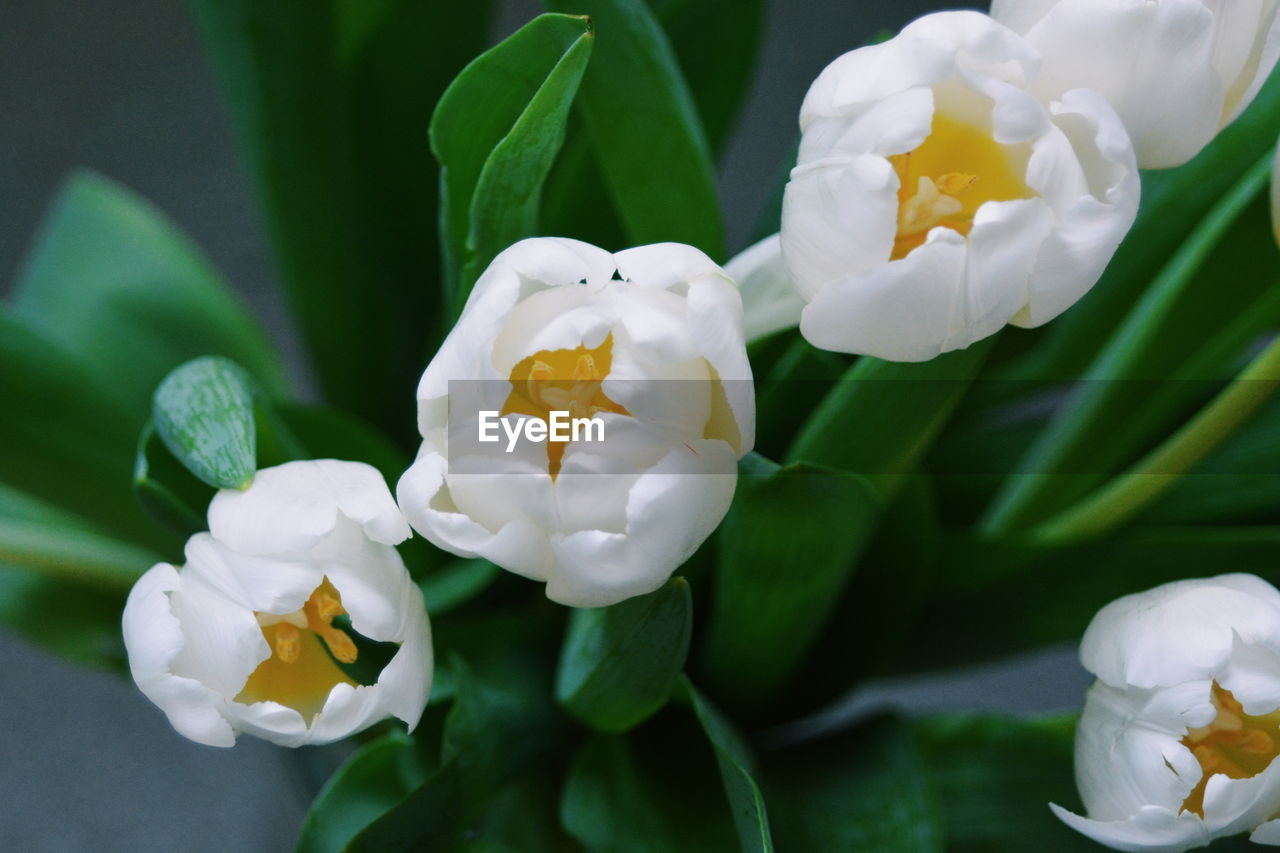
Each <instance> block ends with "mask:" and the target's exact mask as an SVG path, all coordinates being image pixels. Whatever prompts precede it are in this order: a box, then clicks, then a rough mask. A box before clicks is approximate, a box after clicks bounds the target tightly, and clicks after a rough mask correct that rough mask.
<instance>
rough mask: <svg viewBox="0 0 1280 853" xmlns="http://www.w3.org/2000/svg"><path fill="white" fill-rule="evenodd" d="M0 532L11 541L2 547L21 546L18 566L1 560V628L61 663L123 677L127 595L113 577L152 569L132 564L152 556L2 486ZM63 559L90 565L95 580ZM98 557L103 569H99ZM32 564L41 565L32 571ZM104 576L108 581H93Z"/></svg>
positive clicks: (36, 500)
mask: <svg viewBox="0 0 1280 853" xmlns="http://www.w3.org/2000/svg"><path fill="white" fill-rule="evenodd" d="M0 526H2V527H5V528H6V529H11V530H15V531H16V533H17V539H16V540H14V541H11V542H10V543H9V546H8V547H10V548H11V549H13V550H15V551H17V550H19V549H18V548H16V547H15V546H21V554H19V555H18V556H19V557H20V561H19V562H9V561H8V560H7V559H0V625H4V626H5V628H6V629H9V630H12V631H16V632H17V633H19V634H21V635H22V636H23V637H26V638H27V639H28V640H30V641H32V642H34V643H38V644H39V645H41V646H44V647H45V648H47V649H49V650H50V651H52V652H54V653H56V654H58V655H61V656H63V657H66V658H70V659H72V660H75V661H79V662H81V663H86V664H92V665H94V666H103V667H107V668H110V669H115V670H122V669H123V668H124V665H125V658H124V645H123V643H122V641H121V638H120V609H121V608H122V607H123V606H124V594H125V589H126V588H127V587H126V586H125V585H124V584H122V583H119V582H117V580H116V578H117V572H118V571H119V570H121V569H124V570H125V571H129V570H133V571H136V572H139V573H140V572H141V571H142V570H145V569H147V568H149V567H150V565H151V563H150V562H143V563H142V564H141V566H140V567H139V566H137V565H134V562H135V561H136V560H139V559H141V560H144V561H148V560H150V561H154V559H155V558H154V556H152V555H150V554H146V553H145V552H142V551H141V550H140V549H136V548H134V547H133V546H130V545H127V544H125V543H123V542H115V541H112V540H109V539H108V538H107V537H105V536H103V535H102V534H101V533H99V532H97V531H95V530H93V529H92V528H90V527H88V526H87V525H86V524H85V522H84V521H83V520H81V519H79V518H77V517H76V516H74V515H72V514H70V513H68V512H66V511H65V510H63V509H61V508H59V507H55V506H53V505H51V504H47V503H44V502H43V501H40V500H39V499H37V498H34V497H32V496H31V495H27V494H23V493H22V492H19V491H16V490H14V489H11V488H9V487H7V486H4V485H0ZM95 546H101V547H95ZM131 551H132V552H134V553H133V555H132V556H129V555H130V553H131ZM68 556H70V557H75V558H84V557H88V558H90V559H91V560H92V562H93V570H92V571H93V573H92V574H91V575H90V576H89V577H87V578H86V577H82V576H81V574H80V569H79V568H78V567H77V566H75V565H73V564H71V563H70V562H68V561H67V559H66V558H67V557H68ZM51 557H53V558H54V559H53V564H52V565H50V558H51ZM104 557H106V558H108V559H109V562H107V563H105V564H104V563H103V558H104ZM121 557H123V558H124V559H123V560H121V559H120V558H121ZM33 558H35V559H37V560H39V561H40V563H39V565H32V564H31V563H32V559H33ZM103 568H105V569H107V574H106V575H101V574H99V572H100V571H101V570H102V569H103Z"/></svg>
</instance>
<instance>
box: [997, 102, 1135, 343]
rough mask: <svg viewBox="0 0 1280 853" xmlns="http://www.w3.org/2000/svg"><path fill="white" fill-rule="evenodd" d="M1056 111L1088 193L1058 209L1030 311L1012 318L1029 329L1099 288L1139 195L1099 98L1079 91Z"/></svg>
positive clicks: (1126, 146)
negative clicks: (1095, 287)
mask: <svg viewBox="0 0 1280 853" xmlns="http://www.w3.org/2000/svg"><path fill="white" fill-rule="evenodd" d="M1052 111H1053V115H1054V121H1055V123H1056V124H1057V125H1058V127H1059V128H1060V130H1061V131H1062V136H1063V138H1064V139H1065V140H1068V141H1069V142H1070V143H1071V145H1072V149H1073V151H1074V152H1075V153H1076V156H1077V157H1078V158H1079V160H1080V163H1081V166H1082V168H1083V174H1082V177H1083V179H1084V180H1085V181H1086V187H1087V192H1085V193H1082V194H1080V195H1079V196H1078V197H1077V199H1076V200H1075V201H1074V203H1072V204H1071V205H1070V206H1069V207H1068V208H1066V209H1065V210H1061V211H1059V212H1058V224H1057V227H1056V228H1054V229H1053V230H1052V231H1051V233H1050V234H1049V235H1047V237H1046V239H1045V241H1044V244H1043V245H1042V247H1041V249H1040V254H1039V256H1038V258H1037V260H1036V264H1035V269H1034V272H1033V274H1032V278H1031V283H1030V293H1029V295H1028V301H1027V305H1026V308H1025V309H1024V310H1023V311H1022V312H1020V313H1019V314H1018V315H1016V316H1015V317H1014V319H1013V321H1012V322H1013V323H1014V324H1015V325H1019V326H1024V327H1032V326H1039V325H1042V324H1044V323H1047V322H1049V321H1050V320H1052V319H1053V318H1054V317H1057V316H1058V315H1059V314H1061V313H1062V312H1063V311H1065V310H1066V309H1067V308H1069V307H1071V306H1072V305H1074V304H1075V303H1076V302H1077V301H1078V300H1079V299H1080V298H1081V297H1082V296H1084V295H1085V294H1086V293H1088V292H1089V290H1090V289H1091V288H1092V287H1093V285H1094V284H1096V283H1097V281H1098V279H1099V278H1101V277H1102V273H1103V271H1104V270H1105V269H1106V266H1107V263H1108V261H1110V259H1111V257H1112V256H1113V255H1114V253H1115V250H1116V248H1117V247H1119V245H1120V243H1121V241H1122V240H1124V237H1125V235H1126V234H1127V233H1128V232H1129V229H1130V228H1131V227H1132V226H1133V222H1134V219H1135V218H1136V217H1137V214H1138V202H1139V197H1140V195H1141V182H1140V180H1139V178H1138V171H1137V164H1136V162H1135V161H1134V153H1133V148H1132V146H1131V144H1130V142H1129V138H1128V135H1127V134H1126V133H1125V131H1124V127H1123V125H1121V123H1120V119H1119V117H1118V116H1116V114H1115V112H1114V111H1113V110H1112V109H1111V108H1110V107H1109V106H1108V105H1107V104H1106V102H1105V101H1103V100H1102V98H1101V96H1100V95H1098V94H1097V93H1095V92H1090V91H1087V90H1082V89H1080V90H1074V91H1071V92H1068V93H1067V94H1066V95H1064V96H1063V98H1062V100H1061V101H1060V102H1058V103H1056V104H1054V105H1052Z"/></svg>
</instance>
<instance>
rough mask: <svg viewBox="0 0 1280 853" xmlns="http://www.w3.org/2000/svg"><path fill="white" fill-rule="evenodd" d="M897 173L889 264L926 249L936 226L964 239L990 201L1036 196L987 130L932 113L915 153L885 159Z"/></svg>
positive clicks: (1007, 152)
mask: <svg viewBox="0 0 1280 853" xmlns="http://www.w3.org/2000/svg"><path fill="white" fill-rule="evenodd" d="M889 162H890V163H892V164H893V168H894V171H895V172H897V173H898V180H899V182H900V185H899V187H898V233H897V237H896V238H895V239H894V242H893V254H892V255H891V256H890V258H891V260H895V261H896V260H901V259H902V258H905V257H906V256H907V255H908V254H910V253H911V251H912V250H913V249H915V248H917V247H918V246H922V245H924V241H925V240H926V239H927V238H928V236H929V232H930V231H931V230H932V229H934V228H937V227H939V226H942V227H946V228H951V229H952V230H954V231H956V232H958V233H959V234H961V235H963V236H965V237H967V236H969V230H970V229H971V228H973V217H974V214H976V213H977V212H978V208H979V207H981V206H982V205H983V204H985V203H987V202H988V201H1012V200H1014V199H1020V198H1031V197H1032V196H1033V195H1035V193H1034V192H1032V190H1031V189H1030V188H1028V187H1027V185H1026V183H1024V182H1023V180H1022V177H1021V176H1020V174H1019V170H1018V169H1017V168H1015V164H1014V158H1013V157H1012V156H1011V152H1010V151H1009V149H1008V148H1007V147H1006V146H1003V145H1001V144H1000V143H998V142H996V141H995V140H994V139H992V138H991V133H990V132H989V131H986V130H983V129H982V128H979V127H975V126H974V125H971V124H966V123H964V122H962V121H958V120H956V119H954V118H951V117H949V116H947V115H944V114H943V113H941V112H935V113H934V116H933V126H932V128H931V129H930V132H929V136H928V137H927V138H926V139H925V141H924V142H923V143H922V144H921V145H920V147H919V148H916V149H915V150H914V151H909V152H907V153H906V154H895V155H894V156H892V157H890V158H889Z"/></svg>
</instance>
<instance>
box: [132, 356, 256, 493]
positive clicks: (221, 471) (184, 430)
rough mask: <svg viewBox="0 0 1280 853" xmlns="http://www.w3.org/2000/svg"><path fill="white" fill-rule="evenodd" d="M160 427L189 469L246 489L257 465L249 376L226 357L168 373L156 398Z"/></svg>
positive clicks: (218, 483) (220, 485) (217, 484)
mask: <svg viewBox="0 0 1280 853" xmlns="http://www.w3.org/2000/svg"><path fill="white" fill-rule="evenodd" d="M152 417H153V418H154V419H155V426H156V432H157V434H158V435H159V436H160V439H161V440H162V441H163V442H164V445H165V447H167V448H169V452H170V453H172V454H173V455H174V456H175V457H176V458H177V459H178V461H180V462H181V463H182V464H183V465H184V466H186V468H187V470H189V471H190V472H191V473H192V474H195V475H196V476H197V477H199V478H200V479H201V480H203V481H204V482H206V483H208V484H209V485H210V486H213V487H214V488H217V489H247V488H248V487H249V484H250V483H252V482H253V475H254V472H255V471H256V470H257V432H256V426H255V421H254V414H253V390H252V388H251V386H250V380H249V378H248V376H247V375H246V374H245V372H244V371H243V370H241V369H240V368H239V367H238V366H237V365H235V364H233V363H232V362H230V361H227V360H226V359H223V358H212V357H211V358H198V359H196V360H195V361H191V362H188V363H187V364H184V365H183V366H182V367H179V368H178V369H177V370H174V371H173V372H172V373H170V374H169V375H168V376H167V377H166V378H165V380H164V382H162V383H160V387H159V388H157V389H156V393H155V398H154V400H153V402H152Z"/></svg>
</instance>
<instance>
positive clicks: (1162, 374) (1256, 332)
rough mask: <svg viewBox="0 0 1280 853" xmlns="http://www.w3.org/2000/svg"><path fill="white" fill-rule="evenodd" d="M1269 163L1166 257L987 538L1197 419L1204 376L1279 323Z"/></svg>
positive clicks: (1087, 487)
mask: <svg viewBox="0 0 1280 853" xmlns="http://www.w3.org/2000/svg"><path fill="white" fill-rule="evenodd" d="M1271 159H1272V155H1270V154H1268V155H1267V157H1266V158H1264V160H1262V161H1259V162H1258V163H1257V164H1256V165H1255V166H1254V167H1253V168H1252V169H1250V170H1249V171H1248V172H1246V173H1245V176H1244V177H1243V178H1242V179H1241V180H1240V182H1239V183H1237V184H1236V186H1235V187H1233V188H1232V190H1231V192H1230V193H1228V194H1227V195H1226V196H1225V197H1223V198H1222V199H1221V200H1220V201H1219V202H1218V204H1217V205H1215V206H1214V208H1213V209H1212V210H1211V211H1210V213H1209V215H1208V216H1206V218H1205V219H1204V220H1203V221H1202V222H1201V223H1200V225H1199V226H1198V227H1197V229H1196V230H1195V232H1194V233H1193V234H1192V235H1191V236H1190V238H1189V239H1188V240H1187V241H1186V242H1185V243H1184V244H1183V245H1182V246H1181V248H1180V249H1179V250H1178V251H1177V252H1176V253H1175V254H1174V255H1173V256H1172V257H1171V258H1170V259H1169V261H1168V263H1167V264H1166V265H1165V267H1164V269H1163V270H1162V271H1161V274H1160V276H1159V277H1158V278H1157V280H1156V281H1154V282H1153V283H1152V285H1151V287H1150V289H1149V290H1148V291H1147V292H1146V294H1145V295H1144V296H1143V298H1142V300H1141V301H1140V302H1138V304H1137V305H1136V306H1134V308H1133V310H1132V311H1131V312H1130V314H1129V315H1128V316H1127V317H1126V318H1125V320H1124V322H1123V323H1122V324H1121V326H1120V327H1119V329H1118V330H1117V332H1116V334H1115V336H1114V337H1113V338H1112V339H1111V340H1110V342H1109V343H1108V344H1107V346H1106V347H1105V348H1104V349H1103V350H1102V352H1101V353H1099V355H1098V356H1097V358H1096V359H1095V360H1094V362H1093V363H1092V364H1091V365H1090V366H1089V367H1088V369H1087V371H1086V372H1085V375H1084V377H1083V379H1084V381H1082V382H1080V383H1077V384H1076V385H1075V386H1074V389H1073V392H1072V393H1071V395H1070V396H1069V397H1068V399H1067V400H1066V401H1064V403H1063V404H1062V405H1061V406H1060V407H1059V408H1058V409H1057V411H1056V413H1055V415H1054V417H1053V418H1052V419H1051V420H1050V421H1049V424H1048V425H1047V427H1046V428H1045V429H1044V431H1043V432H1042V433H1041V434H1040V436H1039V438H1038V439H1037V440H1036V442H1035V443H1034V444H1033V445H1032V446H1031V448H1030V449H1029V450H1028V451H1027V453H1026V454H1025V455H1024V456H1023V458H1022V460H1021V462H1020V463H1019V465H1018V467H1017V468H1016V469H1015V472H1014V474H1015V476H1013V477H1011V478H1010V479H1009V480H1008V482H1007V484H1006V486H1005V487H1004V489H1003V490H1002V491H1001V492H1000V493H999V494H998V495H997V497H996V499H995V500H994V502H993V503H992V505H991V506H990V508H989V509H988V511H987V514H986V516H985V518H984V519H983V522H982V526H983V529H984V530H985V531H986V533H987V534H988V535H993V536H996V535H1006V534H1009V533H1011V532H1013V531H1018V530H1022V529H1024V528H1027V527H1029V526H1033V525H1035V524H1036V523H1038V522H1041V521H1043V520H1044V519H1045V518H1048V517H1049V516H1051V515H1053V514H1054V513H1056V512H1059V511H1061V510H1062V509H1063V508H1065V507H1067V506H1070V505H1071V504H1073V503H1075V502H1076V501H1078V500H1079V499H1080V498H1082V497H1083V496H1085V495H1086V494H1088V493H1089V492H1090V491H1092V490H1093V489H1094V488H1096V487H1097V486H1099V485H1100V484H1101V483H1102V482H1103V481H1105V479H1106V477H1107V476H1108V474H1109V473H1114V472H1116V471H1118V470H1119V469H1120V468H1121V467H1123V466H1124V465H1126V464H1128V463H1131V462H1133V461H1134V460H1135V459H1136V458H1137V456H1138V455H1139V454H1140V453H1141V452H1142V451H1144V450H1146V449H1148V448H1149V447H1150V445H1151V443H1152V442H1153V441H1155V440H1157V439H1159V438H1161V437H1163V436H1164V435H1166V434H1167V433H1168V432H1169V430H1170V429H1172V428H1173V427H1175V426H1176V425H1177V424H1178V423H1179V422H1180V421H1181V420H1184V419H1185V418H1186V416H1187V415H1188V414H1189V410H1190V411H1194V406H1195V404H1196V403H1197V402H1199V398H1200V397H1201V395H1202V394H1203V393H1204V391H1205V390H1206V385H1205V381H1206V380H1217V379H1226V378H1229V377H1230V376H1231V375H1232V374H1234V373H1235V372H1236V370H1237V369H1238V368H1239V367H1240V361H1241V359H1242V357H1243V356H1244V354H1245V351H1246V349H1247V348H1248V347H1249V346H1250V345H1251V344H1252V343H1254V342H1255V341H1256V340H1257V339H1258V338H1259V336H1260V335H1263V334H1265V333H1267V332H1268V331H1269V330H1272V329H1274V327H1275V325H1276V324H1277V323H1280V289H1278V288H1277V287H1276V285H1277V283H1278V280H1280V273H1277V272H1276V270H1277V269H1280V253H1278V252H1277V248H1276V242H1275V235H1274V232H1273V231H1272V228H1271V225H1270V218H1269V217H1270V213H1269V199H1268V195H1267V193H1266V189H1267V187H1268V186H1269V178H1270V168H1271ZM1223 281H1230V282H1232V283H1233V286H1232V287H1230V288H1226V289H1224V288H1223V287H1222V286H1221V283H1222V282H1223ZM1189 341H1190V342H1195V343H1194V345H1188V343H1187V342H1189ZM1186 380H1195V381H1186Z"/></svg>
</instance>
